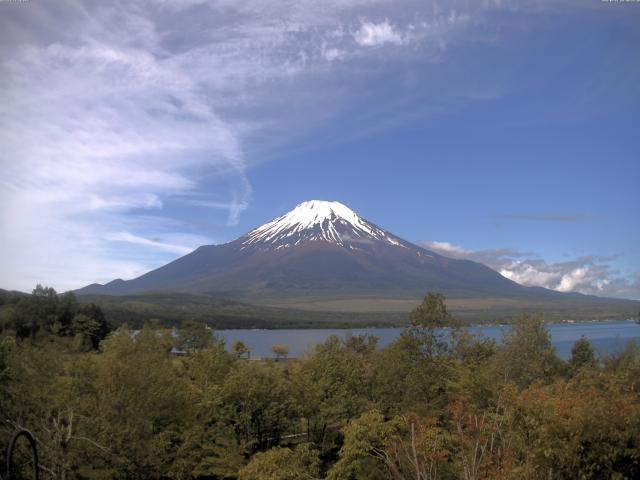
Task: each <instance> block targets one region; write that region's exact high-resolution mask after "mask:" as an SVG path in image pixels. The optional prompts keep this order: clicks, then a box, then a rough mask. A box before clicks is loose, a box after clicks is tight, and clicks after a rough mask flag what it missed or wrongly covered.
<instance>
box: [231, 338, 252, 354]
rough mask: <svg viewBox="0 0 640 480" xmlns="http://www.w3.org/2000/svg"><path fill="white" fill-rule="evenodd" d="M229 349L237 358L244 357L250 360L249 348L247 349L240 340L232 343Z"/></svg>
mask: <svg viewBox="0 0 640 480" xmlns="http://www.w3.org/2000/svg"><path fill="white" fill-rule="evenodd" d="M231 349H232V350H233V353H235V354H236V356H237V357H238V358H241V357H243V356H245V355H246V356H247V358H251V350H250V349H249V347H247V345H246V344H245V343H244V342H242V341H240V340H236V341H235V342H233V345H232V347H231Z"/></svg>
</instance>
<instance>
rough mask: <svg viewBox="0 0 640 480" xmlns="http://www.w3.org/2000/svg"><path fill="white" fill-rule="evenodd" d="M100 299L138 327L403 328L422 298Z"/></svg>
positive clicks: (468, 308)
mask: <svg viewBox="0 0 640 480" xmlns="http://www.w3.org/2000/svg"><path fill="white" fill-rule="evenodd" d="M80 300H81V301H83V302H95V303H98V304H99V305H100V306H101V307H102V308H103V309H104V311H105V313H106V314H107V316H108V317H109V319H110V320H111V321H112V323H113V324H114V325H120V324H122V323H125V322H126V323H128V324H129V325H131V326H132V327H139V326H141V325H142V324H143V323H144V322H146V321H149V320H153V319H155V320H157V321H159V322H160V323H161V324H164V325H179V324H180V323H181V322H182V321H184V320H197V321H203V322H206V323H207V324H209V325H211V326H212V327H214V328H218V329H220V328H342V327H363V326H379V327H383V326H402V325H406V323H407V321H408V314H409V312H410V311H411V310H412V309H413V308H415V307H416V306H417V305H418V304H419V303H420V301H421V299H420V298H405V299H388V298H387V299H385V298H350V299H349V298H343V299H334V300H320V299H317V298H308V297H305V298H298V299H293V300H291V299H289V300H287V301H282V300H280V301H278V300H271V301H269V300H266V301H265V300H261V301H264V302H265V303H261V304H257V303H240V302H235V301H229V300H221V299H214V298H211V297H208V296H205V295H191V294H183V293H172V292H158V293H149V294H140V295H131V296H121V297H112V296H82V297H80ZM447 307H448V308H449V310H450V312H451V313H452V314H453V315H454V316H455V317H456V318H458V319H459V320H460V321H462V322H463V323H467V324H471V323H509V322H510V321H511V320H512V319H513V318H514V317H516V316H518V315H520V314H523V313H542V314H543V315H544V316H545V318H547V319H548V320H550V321H566V320H607V319H620V318H630V317H635V316H637V315H638V312H639V311H640V302H619V301H615V300H613V301H607V300H605V299H590V298H588V297H585V298H582V299H576V298H567V299H563V300H553V301H533V300H514V299H505V298H451V299H447Z"/></svg>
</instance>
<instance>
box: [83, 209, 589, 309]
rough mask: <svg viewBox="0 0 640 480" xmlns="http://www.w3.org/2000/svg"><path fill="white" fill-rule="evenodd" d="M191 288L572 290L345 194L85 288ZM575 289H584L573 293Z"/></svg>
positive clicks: (413, 292) (378, 292)
mask: <svg viewBox="0 0 640 480" xmlns="http://www.w3.org/2000/svg"><path fill="white" fill-rule="evenodd" d="M151 291H154V292H159V291H172V292H187V293H197V294H206V295H210V296H214V297H217V298H229V299H243V300H249V301H253V302H258V303H260V302H261V301H265V302H267V301H270V300H274V299H278V300H284V299H292V298H314V299H348V298H389V299H393V298H405V299H406V298H418V297H420V296H422V295H424V294H425V293H426V292H427V291H439V292H442V293H443V294H445V295H446V296H449V297H457V298H469V297H473V298H480V297H489V296H490V297H500V298H514V299H534V298H535V299H540V298H543V299H544V298H557V297H559V296H566V295H567V294H561V293H558V292H554V291H551V290H546V289H543V288H538V287H525V286H522V285H519V284H517V283H515V282H513V281H511V280H509V279H507V278H505V277H503V276H502V275H500V274H499V273H497V272H495V271H494V270H492V269H490V268H489V267H487V266H485V265H482V264H480V263H476V262H472V261H468V260H457V259H451V258H447V257H444V256H441V255H438V254H437V253H435V252H432V251H429V250H426V249H424V248H422V247H419V246H417V245H415V244H413V243H410V242H408V241H406V240H403V239H401V238H400V237H397V236H396V235H393V234H392V233H390V232H388V231H386V230H384V229H382V228H380V227H379V226H377V225H375V224H373V223H371V222H369V221H367V220H365V219H364V218H362V217H361V216H359V215H358V214H357V213H355V212H354V211H353V210H351V209H350V208H348V207H347V206H345V205H343V204H341V203H339V202H327V201H320V200H311V201H307V202H304V203H301V204H299V205H298V206H296V207H295V208H294V209H293V210H291V211H290V212H288V213H286V214H284V215H282V216H280V217H278V218H276V219H274V220H272V221H271V222H268V223H266V224H264V225H262V226H260V227H258V228H255V229H253V230H251V231H250V232H249V233H247V234H245V235H243V236H241V237H240V238H238V239H236V240H234V241H232V242H229V243H225V244H221V245H205V246H202V247H199V248H197V249H196V250H194V251H193V252H191V253H189V254H188V255H185V256H184V257H181V258H178V259H177V260H175V261H173V262H171V263H169V264H167V265H165V266H163V267H160V268H158V269H156V270H153V271H150V272H148V273H146V274H144V275H142V276H140V277H138V278H135V279H132V280H127V281H125V280H120V279H118V280H114V281H112V282H109V283H107V284H105V285H100V284H92V285H89V286H87V287H84V288H82V289H80V290H78V291H76V293H78V294H80V295H130V294H137V293H141V292H151ZM569 295H577V294H569Z"/></svg>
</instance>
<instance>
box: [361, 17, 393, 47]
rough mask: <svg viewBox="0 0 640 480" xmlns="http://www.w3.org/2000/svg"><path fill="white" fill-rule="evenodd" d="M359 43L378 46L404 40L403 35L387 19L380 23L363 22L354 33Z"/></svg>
mask: <svg viewBox="0 0 640 480" xmlns="http://www.w3.org/2000/svg"><path fill="white" fill-rule="evenodd" d="M353 38H354V39H355V41H356V43H358V45H361V46H363V47H378V46H380V45H384V44H386V43H392V44H395V45H400V44H402V43H403V42H404V40H403V38H402V35H400V33H399V32H398V31H397V30H396V28H395V27H394V26H393V25H392V24H391V23H389V20H388V19H385V20H384V21H383V22H380V23H373V22H362V25H361V26H360V28H359V29H358V31H357V32H355V33H354V34H353Z"/></svg>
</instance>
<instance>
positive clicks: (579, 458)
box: [0, 287, 640, 480]
mask: <svg viewBox="0 0 640 480" xmlns="http://www.w3.org/2000/svg"><path fill="white" fill-rule="evenodd" d="M3 302H5V306H6V302H9V303H10V308H5V309H4V310H3V312H4V314H3V316H2V318H0V320H1V323H0V326H1V327H2V333H1V336H0V415H1V417H2V418H1V419H0V420H1V422H0V448H1V449H2V451H4V450H5V449H6V447H7V443H8V442H9V440H10V438H11V435H12V433H13V432H15V431H16V430H18V429H27V430H29V431H30V432H32V434H33V436H34V437H35V439H36V442H37V448H38V453H39V456H40V464H41V471H40V474H41V478H56V479H57V478H60V479H82V478H85V479H115V478H131V479H143V478H152V479H153V478H155V479H160V478H175V479H191V478H209V479H224V478H230V479H239V480H303V479H304V480H310V479H321V478H326V479H331V480H348V479H371V480H378V479H394V480H400V479H402V480H409V479H411V480H427V479H489V478H503V479H522V478H524V479H539V478H546V479H569V478H571V479H573V478H580V479H600V478H620V479H622V478H630V479H631V478H640V349H639V348H638V346H637V345H636V344H635V343H629V344H628V346H627V347H626V349H625V350H624V351H622V352H618V353H615V354H610V355H605V356H596V355H595V353H594V350H593V348H592V347H591V345H590V344H589V342H588V341H587V340H586V339H582V340H580V341H578V342H576V344H575V346H574V348H573V350H572V355H571V358H570V359H569V360H568V361H566V362H565V361H562V360H560V359H559V358H558V356H557V355H556V352H555V350H554V348H553V346H552V344H551V340H550V336H549V332H548V330H547V329H546V326H545V321H544V319H543V318H542V317H540V316H532V315H524V316H522V317H520V318H519V319H518V320H517V321H516V322H515V323H514V325H513V327H512V329H511V330H510V332H509V333H508V334H506V336H505V338H504V339H503V342H501V343H500V344H496V343H495V342H493V341H492V340H489V339H486V338H483V337H481V336H473V335H471V334H469V333H468V332H467V331H466V330H465V329H464V328H461V327H459V326H458V325H457V323H456V321H455V320H454V319H453V318H452V317H451V315H449V313H448V312H447V309H446V307H445V303H444V299H443V298H442V296H440V295H439V294H429V295H427V297H426V298H425V300H424V302H423V303H422V304H421V305H420V306H419V307H417V308H416V309H415V310H414V311H413V312H412V313H411V316H410V319H409V320H410V321H409V322H408V323H409V324H408V326H407V328H406V329H405V330H404V332H403V333H402V335H401V336H400V337H399V338H398V339H397V340H396V341H395V342H394V343H393V344H391V345H390V346H388V347H386V348H379V347H377V342H376V338H375V337H371V336H364V337H361V336H348V337H346V338H344V339H339V338H337V337H332V338H330V339H329V340H327V341H326V342H325V343H324V344H322V345H319V346H318V347H317V348H316V349H315V351H314V352H313V353H312V354H310V355H308V356H306V357H303V358H298V359H286V358H282V357H285V355H286V351H285V350H286V349H285V350H283V349H282V348H283V347H284V346H281V347H282V348H281V350H280V352H279V353H278V348H275V349H274V351H275V352H276V353H278V355H277V358H274V359H268V360H254V359H251V358H250V355H249V353H250V352H248V351H247V349H246V347H245V346H244V345H242V344H236V345H233V348H231V349H226V348H225V345H224V344H223V343H222V342H221V341H220V340H219V339H217V338H216V336H215V335H212V331H211V330H210V329H208V328H207V327H206V326H205V325H204V324H202V323H198V322H187V323H185V324H184V325H183V328H181V329H179V330H178V331H177V332H176V331H174V330H171V329H168V328H165V327H164V326H162V325H161V324H159V323H157V322H156V323H153V322H150V323H147V324H146V325H145V326H144V327H143V328H142V329H141V330H140V331H139V332H138V331H135V332H134V330H133V329H131V328H130V327H128V326H126V325H123V326H120V327H118V328H117V329H115V330H112V331H109V330H110V328H109V325H108V322H106V321H105V318H104V314H103V313H102V311H101V309H100V307H99V306H97V305H91V304H89V305H81V304H78V302H77V301H76V300H75V298H74V297H73V296H64V295H63V296H59V295H56V294H55V292H53V291H52V290H50V289H46V288H42V287H39V288H38V289H36V291H34V294H33V295H31V296H17V297H16V296H12V297H7V298H4V299H3ZM440 327H448V329H446V330H443V329H442V328H440ZM445 331H446V332H447V333H443V332H445ZM17 453H18V456H19V454H21V452H17ZM0 472H1V473H2V475H4V472H3V471H1V470H0Z"/></svg>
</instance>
